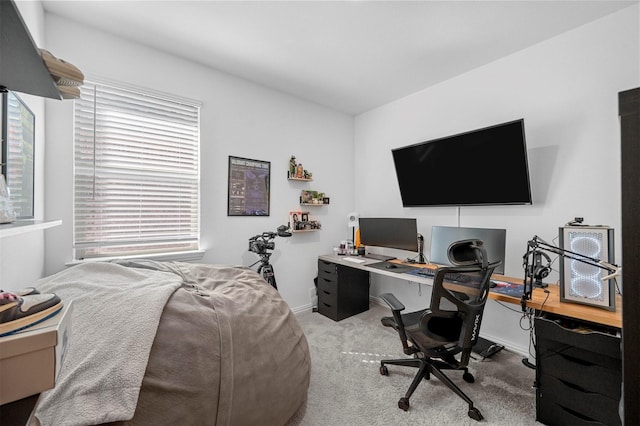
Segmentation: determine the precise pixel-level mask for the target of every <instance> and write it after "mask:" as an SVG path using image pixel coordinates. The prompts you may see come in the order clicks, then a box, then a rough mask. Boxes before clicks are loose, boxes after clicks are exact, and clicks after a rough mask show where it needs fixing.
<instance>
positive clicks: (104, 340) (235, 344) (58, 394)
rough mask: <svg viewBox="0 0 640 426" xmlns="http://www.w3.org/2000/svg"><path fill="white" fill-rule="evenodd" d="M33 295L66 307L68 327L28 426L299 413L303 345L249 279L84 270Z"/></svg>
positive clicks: (209, 271)
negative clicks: (59, 359)
mask: <svg viewBox="0 0 640 426" xmlns="http://www.w3.org/2000/svg"><path fill="white" fill-rule="evenodd" d="M36 288H38V290H39V291H41V292H53V293H56V294H58V295H59V296H60V297H62V299H63V300H64V301H69V300H73V311H72V320H73V321H72V332H71V343H70V345H69V349H68V351H67V353H66V355H65V359H64V361H63V363H62V367H61V369H60V372H59V376H58V378H57V379H56V387H55V388H54V389H52V390H50V391H47V392H44V393H43V394H42V395H41V398H40V400H39V401H38V404H37V406H36V409H35V411H34V413H35V414H34V416H32V419H31V421H30V423H31V424H35V425H38V424H41V425H56V426H58V425H87V424H121V425H128V424H144V425H148V424H155V425H161V424H171V425H178V424H179V425H284V424H286V423H287V421H288V420H289V419H291V418H292V417H293V416H294V414H296V413H297V412H298V410H302V409H303V406H304V404H305V402H306V397H307V389H308V387H309V376H310V369H311V360H310V355H309V348H308V344H307V341H306V339H305V336H304V334H303V332H302V329H301V328H300V326H299V324H298V322H297V320H296V318H295V316H294V315H293V314H292V312H291V310H290V309H289V307H288V305H287V304H286V302H284V300H283V299H282V298H281V297H280V295H279V293H278V292H277V291H276V290H275V289H273V288H272V287H271V286H269V285H267V284H266V283H265V282H264V280H263V279H262V278H261V277H260V276H258V275H257V274H256V273H255V272H253V271H252V270H250V269H247V268H243V267H233V266H223V265H203V264H189V263H180V262H169V263H164V262H162V263H161V262H153V261H120V262H111V263H91V264H81V265H77V266H74V267H72V268H68V269H66V270H64V271H62V272H59V273H57V274H55V275H52V276H50V277H47V278H43V279H42V280H40V281H38V283H36Z"/></svg>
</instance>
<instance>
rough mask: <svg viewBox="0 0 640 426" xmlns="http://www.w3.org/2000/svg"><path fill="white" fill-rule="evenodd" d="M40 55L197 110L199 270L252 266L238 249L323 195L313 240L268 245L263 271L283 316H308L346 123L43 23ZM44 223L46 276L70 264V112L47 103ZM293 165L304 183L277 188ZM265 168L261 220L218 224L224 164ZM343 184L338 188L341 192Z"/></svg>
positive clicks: (344, 149) (344, 198)
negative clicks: (262, 163)
mask: <svg viewBox="0 0 640 426" xmlns="http://www.w3.org/2000/svg"><path fill="white" fill-rule="evenodd" d="M46 36H47V38H46V40H47V47H48V48H49V49H50V50H51V51H52V52H53V53H54V54H55V55H56V56H58V57H60V58H63V59H65V60H67V61H69V62H71V63H73V64H75V65H77V66H78V67H79V68H80V69H81V70H83V72H84V73H85V74H86V75H87V76H92V75H93V76H99V77H103V78H108V79H110V80H116V81H121V82H126V83H127V84H132V85H136V86H140V87H145V88H150V89H152V90H156V91H161V92H166V93H171V94H175V95H179V96H182V97H186V98H190V99H195V100H198V101H200V102H202V109H201V136H200V139H201V229H202V240H201V243H202V246H203V248H205V249H206V250H207V252H206V254H205V256H204V258H203V260H202V262H206V263H224V264H243V265H249V264H251V263H253V262H254V261H255V260H257V256H256V255H254V254H253V253H249V252H247V245H248V243H247V240H248V238H249V237H251V236H252V235H255V234H259V233H261V232H262V231H268V230H275V228H276V227H277V226H278V225H281V224H283V223H286V222H287V220H288V212H289V210H295V209H299V208H300V206H299V204H298V199H299V195H300V190H301V189H315V190H319V191H323V192H325V193H326V194H327V196H329V197H330V198H331V204H330V205H328V206H322V207H314V210H313V211H312V215H314V214H315V217H316V218H317V219H319V220H320V222H321V224H322V230H320V231H317V232H313V233H305V234H296V235H294V236H293V237H291V238H287V239H284V238H278V239H277V240H276V252H275V254H274V255H273V257H272V263H273V265H274V267H275V269H276V276H277V279H278V287H279V290H280V292H281V294H282V295H283V297H284V298H285V300H286V301H287V302H288V303H289V305H290V306H291V307H292V308H293V309H299V308H304V307H309V306H310V303H311V301H310V293H309V290H310V289H311V288H313V278H314V277H315V275H316V269H317V265H316V262H317V257H318V255H320V254H323V253H327V252H329V251H331V249H332V247H333V246H334V245H335V243H336V242H337V241H339V240H340V239H344V238H345V236H346V235H347V234H348V228H347V213H348V212H349V211H351V210H352V209H353V186H352V185H351V182H352V181H353V167H352V165H353V118H352V117H351V116H348V115H346V114H342V113H338V112H335V111H333V110H330V109H327V108H324V107H321V106H318V105H316V104H312V103H309V102H306V101H303V100H300V99H298V98H295V97H292V96H289V95H286V94H283V93H281V92H277V91H274V90H271V89H267V88H265V87H262V86H258V85H255V84H252V83H250V82H247V81H245V80H242V79H239V78H236V77H233V76H230V75H228V74H224V73H221V72H217V71H215V70H212V69H210V68H207V67H204V66H201V65H198V64H196V63H193V62H189V61H185V60H182V59H179V58H176V57H174V56H169V55H167V54H164V53H162V52H160V51H157V50H153V49H150V48H147V47H144V46H141V45H138V44H135V43H131V42H129V41H126V40H123V39H120V38H117V37H114V36H111V35H107V34H105V33H101V32H98V31H95V30H93V29H91V28H88V27H86V26H83V25H80V24H77V23H74V22H71V21H68V20H66V19H63V18H60V17H58V16H54V15H49V14H47V15H46ZM47 114H48V115H47V117H48V120H47V154H48V155H47V158H46V161H47V162H46V176H47V209H46V213H47V217H50V218H60V219H62V220H63V225H62V226H60V227H57V228H55V229H52V230H50V231H48V232H49V235H50V236H51V238H48V239H47V243H46V272H47V274H50V273H54V272H57V271H59V270H61V269H62V268H64V266H65V263H67V262H69V261H71V260H72V250H71V246H72V192H71V191H72V188H73V179H72V155H73V149H72V142H73V128H72V126H73V117H72V114H73V108H72V102H49V101H48V102H47ZM292 154H293V155H296V157H297V158H298V160H299V161H300V162H302V163H303V165H304V166H305V168H306V169H308V170H310V171H311V172H312V173H313V176H314V181H313V182H311V183H301V182H290V181H288V180H287V179H286V172H287V169H288V162H289V157H290V156H291V155H292ZM229 155H233V156H240V157H248V158H254V159H260V160H267V161H271V168H272V170H271V181H272V185H271V216H269V217H227V205H226V203H227V186H226V185H227V162H228V156H229ZM345 183H346V184H345Z"/></svg>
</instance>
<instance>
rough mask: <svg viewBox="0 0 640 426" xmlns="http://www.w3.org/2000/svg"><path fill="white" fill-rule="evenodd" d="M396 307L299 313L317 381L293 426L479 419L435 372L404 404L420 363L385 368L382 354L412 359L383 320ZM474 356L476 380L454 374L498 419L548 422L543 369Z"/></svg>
mask: <svg viewBox="0 0 640 426" xmlns="http://www.w3.org/2000/svg"><path fill="white" fill-rule="evenodd" d="M388 315H390V311H389V310H388V309H387V308H385V307H383V306H380V305H378V304H372V305H371V308H370V309H369V310H368V311H366V312H363V313H361V314H358V315H355V316H353V317H350V318H347V319H344V320H342V321H339V322H335V321H333V320H331V319H329V318H326V317H324V316H322V315H320V314H318V313H314V312H311V311H308V312H303V313H299V314H297V315H296V317H297V318H298V321H299V323H300V325H301V326H302V329H303V330H304V332H305V335H306V337H307V340H308V342H309V347H310V350H311V366H312V367H311V384H310V387H309V393H308V398H307V403H306V405H305V406H303V407H302V408H301V409H300V411H299V412H298V413H296V415H295V416H294V417H293V418H292V419H291V420H290V421H289V423H288V426H316V425H318V426H319V425H323V426H338V425H349V426H357V425H362V426H365V425H367V426H370V425H385V426H389V425H448V424H457V425H477V424H479V423H478V422H477V421H475V420H473V419H471V418H469V417H468V416H467V411H468V405H467V404H466V403H465V402H464V401H463V400H462V399H461V398H460V397H458V396H457V395H456V394H454V393H453V392H452V391H451V390H450V389H449V388H447V387H446V386H445V385H443V384H442V383H440V381H439V380H438V379H437V378H436V377H434V376H432V377H431V380H429V381H426V380H425V381H423V382H422V383H421V384H420V386H418V389H417V390H416V392H415V393H414V394H413V396H412V397H411V399H410V403H411V407H410V408H409V410H408V411H406V412H405V411H403V410H401V409H399V408H398V399H400V397H402V396H404V393H405V392H406V390H407V388H408V387H409V384H410V383H411V380H412V379H413V375H414V374H415V372H416V370H415V369H414V368H407V367H397V366H392V365H390V366H389V367H388V368H389V375H388V376H382V375H380V372H379V366H380V360H382V359H390V358H403V357H406V355H404V354H403V353H402V347H401V345H400V340H399V338H398V334H397V333H396V332H395V331H394V330H392V329H390V328H388V327H384V326H382V324H380V318H381V317H383V316H388ZM476 357H477V358H478V359H475V360H472V361H471V362H470V365H469V371H470V372H471V373H472V374H473V375H474V376H475V382H474V383H471V384H469V383H466V382H465V381H464V380H462V372H457V371H452V372H448V373H447V374H448V375H449V377H451V378H452V379H453V381H454V382H455V383H456V384H458V386H460V388H461V389H462V390H463V391H464V392H465V393H466V394H467V395H468V396H469V397H470V398H471V399H472V400H473V402H474V405H475V407H476V408H478V409H479V410H480V412H481V413H482V415H483V416H484V420H483V421H482V422H481V423H484V424H492V425H540V423H537V422H536V421H535V389H534V388H533V383H534V379H535V371H534V370H532V369H530V368H527V367H526V366H524V365H523V364H522V362H521V361H522V356H521V355H519V354H516V353H512V352H509V351H507V350H502V351H500V352H498V353H496V354H494V355H493V356H492V357H490V358H486V359H484V360H481V359H480V357H479V356H476Z"/></svg>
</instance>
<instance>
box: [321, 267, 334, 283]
mask: <svg viewBox="0 0 640 426" xmlns="http://www.w3.org/2000/svg"><path fill="white" fill-rule="evenodd" d="M320 281H333V282H338V274H337V273H335V272H334V273H330V272H326V271H320V270H319V271H318V282H320Z"/></svg>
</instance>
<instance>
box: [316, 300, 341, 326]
mask: <svg viewBox="0 0 640 426" xmlns="http://www.w3.org/2000/svg"><path fill="white" fill-rule="evenodd" d="M318 312H319V313H320V314H322V315H324V316H325V317H327V318H330V319H332V320H334V321H340V318H338V306H337V304H331V303H327V302H323V301H322V300H321V298H320V297H318Z"/></svg>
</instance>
